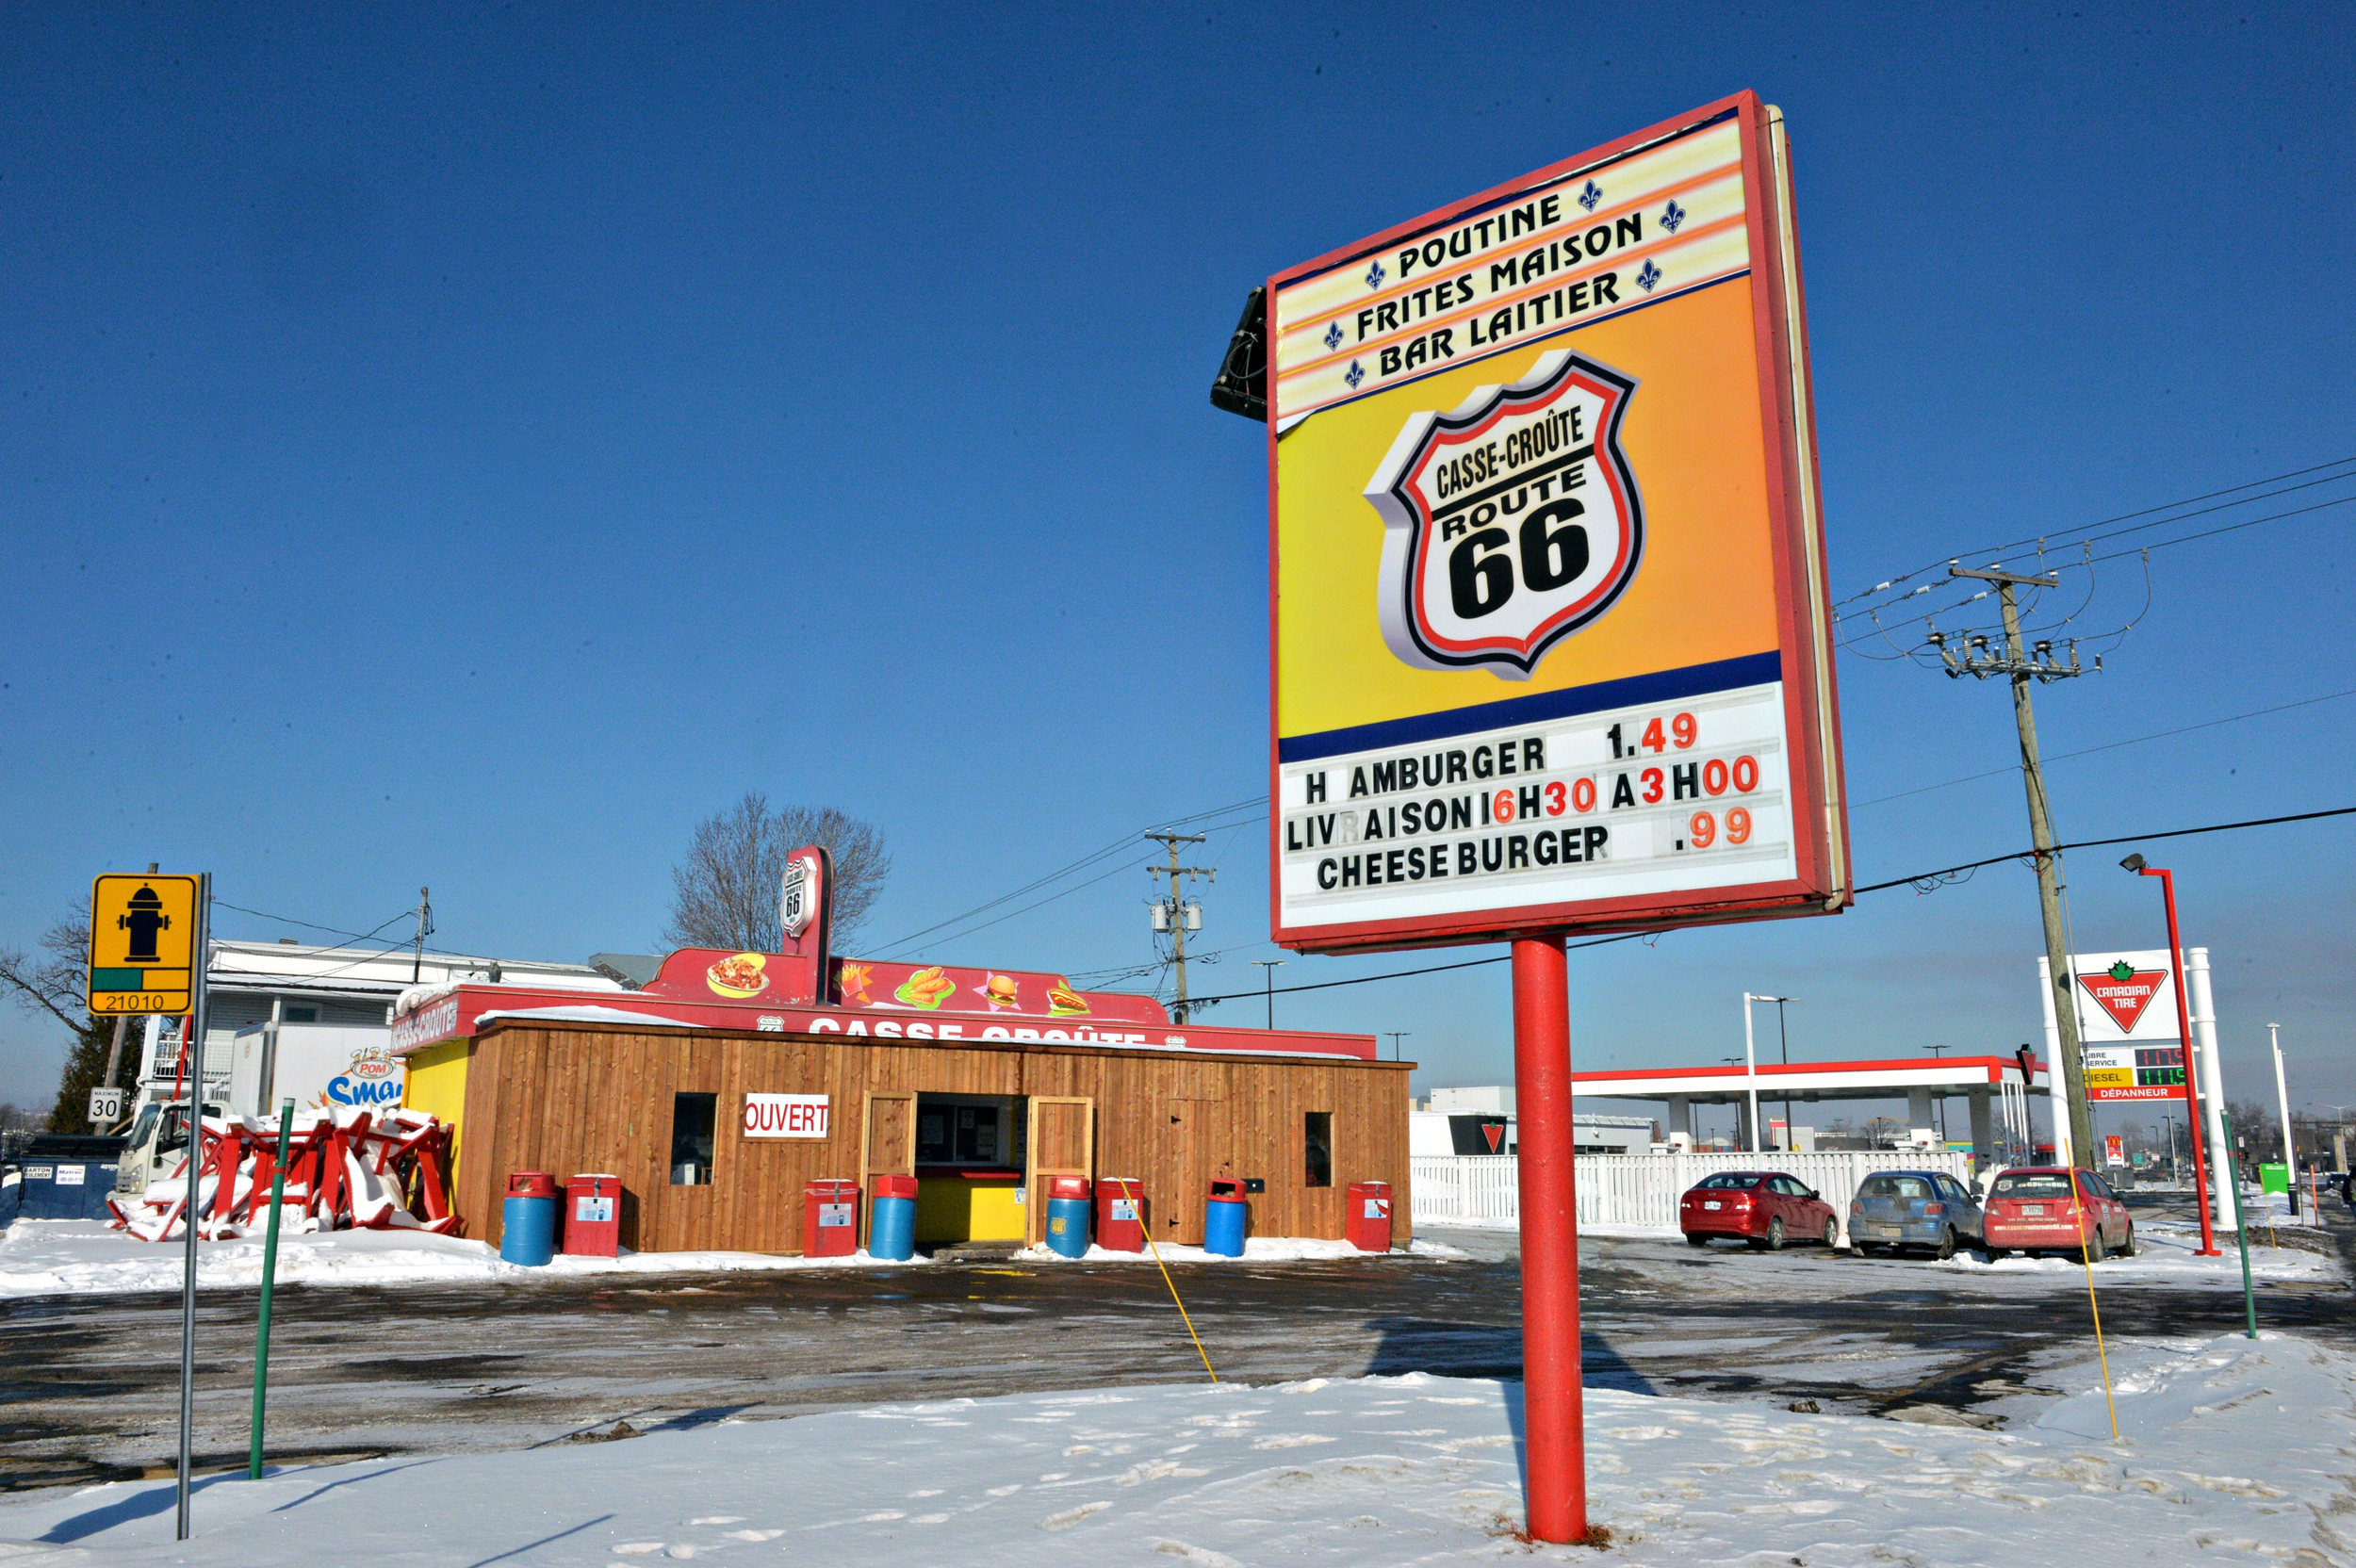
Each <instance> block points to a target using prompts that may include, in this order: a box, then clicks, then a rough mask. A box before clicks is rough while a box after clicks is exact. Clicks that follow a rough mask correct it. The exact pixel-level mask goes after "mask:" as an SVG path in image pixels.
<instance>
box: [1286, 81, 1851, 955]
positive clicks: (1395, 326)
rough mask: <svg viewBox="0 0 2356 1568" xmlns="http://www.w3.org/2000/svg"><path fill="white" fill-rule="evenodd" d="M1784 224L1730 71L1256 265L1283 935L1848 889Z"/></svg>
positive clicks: (1314, 936) (1327, 939)
mask: <svg viewBox="0 0 2356 1568" xmlns="http://www.w3.org/2000/svg"><path fill="white" fill-rule="evenodd" d="M1791 214H1792V196H1791V188H1790V177H1789V157H1788V150H1787V146H1786V143H1785V139H1784V135H1783V124H1782V118H1781V116H1780V114H1779V113H1777V111H1775V109H1773V108H1771V107H1769V106H1766V105H1764V104H1761V103H1760V102H1759V100H1758V99H1757V98H1756V97H1755V96H1753V95H1751V94H1748V93H1743V94H1741V95H1739V96H1737V97H1734V98H1729V99H1726V100H1722V101H1721V102H1719V103H1717V104H1713V105H1710V106H1706V107H1704V108H1702V109H1699V110H1696V111H1695V112H1694V113H1693V114H1692V115H1689V116H1685V117H1682V118H1680V119H1678V120H1676V121H1672V122H1667V123H1664V124H1662V125H1657V126H1654V127H1652V128H1651V129H1649V130H1645V131H1642V132H1639V133H1637V134H1636V135H1634V136H1632V137H1628V138H1624V139H1621V140H1619V141H1616V142H1613V143H1612V144H1610V145H1609V146H1606V147H1602V148H1598V149H1596V150H1595V152H1592V153H1586V154H1581V155H1579V156H1577V157H1574V158H1569V159H1566V160H1564V161H1563V162H1562V163H1559V164H1556V165H1554V166H1552V167H1550V168H1547V169H1543V170H1540V171H1538V172H1535V173H1533V174H1530V175H1528V176H1525V177H1524V178H1521V179H1518V180H1514V181H1511V182H1509V183H1508V184H1506V185H1503V186H1499V187H1497V188H1494V189H1491V190H1487V191H1484V192H1482V193H1481V194H1480V195H1478V196H1474V197H1471V198H1468V199H1467V200H1465V201H1463V202H1460V203H1458V204H1454V205H1452V206H1449V207H1446V208H1443V209H1442V210H1440V211H1438V212H1434V213H1431V214H1428V215H1426V216H1425V217H1422V218H1418V219H1415V221H1411V222H1408V223H1404V224H1401V225H1399V227H1397V228H1395V229H1391V230H1388V231H1385V232H1384V233H1383V234H1380V235H1377V236H1374V237H1371V238H1368V239H1366V240H1364V241H1361V242H1359V243H1358V244H1355V245H1351V246H1348V247H1345V248H1344V249H1343V250H1340V251H1337V252H1334V253H1332V254H1330V255H1327V256H1323V257H1320V258H1318V259H1317V260H1316V261H1313V262H1310V263H1307V264H1305V265H1303V266H1301V267H1297V268H1294V269H1292V270H1289V271H1286V272H1284V273H1281V274H1279V275H1278V276H1277V277H1275V278H1273V279H1271V280H1270V281H1269V284H1268V337H1269V344H1270V351H1269V365H1268V392H1269V425H1268V432H1269V433H1268V450H1269V465H1270V498H1271V512H1272V524H1273V533H1274V540H1273V546H1274V548H1273V557H1274V585H1273V586H1274V596H1273V604H1272V619H1273V627H1272V639H1271V641H1272V645H1273V647H1274V657H1275V680H1274V685H1275V705H1274V706H1275V714H1274V725H1273V728H1274V732H1275V733H1274V752H1275V755H1274V758H1273V759H1272V774H1273V777H1272V781H1271V784H1272V792H1273V795H1274V800H1275V808H1276V809H1274V810H1273V811H1272V812H1271V813H1270V831H1271V835H1272V839H1273V844H1272V848H1273V852H1274V858H1275V862H1276V875H1275V877H1274V878H1273V881H1274V884H1275V890H1274V903H1275V924H1276V927H1277V931H1276V936H1277V939H1278V940H1279V941H1280V942H1284V943H1285V944H1286V945H1288V946H1291V947H1294V948H1297V949H1301V950H1306V951H1337V950H1345V949H1365V948H1377V947H1384V946H1406V945H1422V944H1429V943H1432V942H1437V941H1449V940H1473V939H1481V938H1484V937H1496V936H1498V935H1501V934H1506V933H1511V932H1516V931H1531V930H1541V929H1551V930H1567V929H1580V928H1585V929H1639V928H1644V927H1649V926H1662V925H1676V924H1692V923H1703V922H1709V921H1720V920H1736V919H1744V918H1751V917H1757V916H1764V915H1778V914H1803V913H1817V912H1829V911H1831V910H1834V909H1838V908H1839V907H1841V906H1842V905H1843V904H1844V903H1845V902H1846V901H1847V897H1848V888H1849V874H1848V867H1847V817H1846V812H1845V810H1844V809H1843V807H1842V802H1841V767H1840V738H1839V727H1838V721H1837V716H1836V709H1835V701H1834V692H1833V671H1832V656H1831V647H1830V639H1829V619H1828V614H1829V613H1828V610H1827V597H1826V594H1825V589H1824V541H1823V537H1822V531H1821V528H1820V526H1819V518H1818V508H1817V489H1816V474H1815V455H1814V452H1813V449H1812V442H1813V417H1812V412H1811V406H1810V400H1809V389H1808V354H1807V340H1806V334H1805V330H1804V327H1803V318H1802V310H1801V297H1800V279H1799V256H1798V251H1797V246H1796V241H1795V240H1794V237H1793V235H1792V218H1791Z"/></svg>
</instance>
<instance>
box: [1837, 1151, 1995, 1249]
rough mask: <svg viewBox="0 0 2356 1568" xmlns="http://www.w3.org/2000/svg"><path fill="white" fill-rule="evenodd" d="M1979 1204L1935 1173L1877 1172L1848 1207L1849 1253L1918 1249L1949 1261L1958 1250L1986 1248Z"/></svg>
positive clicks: (1859, 1188)
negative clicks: (1885, 1249)
mask: <svg viewBox="0 0 2356 1568" xmlns="http://www.w3.org/2000/svg"><path fill="white" fill-rule="evenodd" d="M1986 1245H1987V1244H1986V1242H1985V1240H1984V1239H1983V1236H1982V1233H1981V1222H1980V1201H1979V1199H1978V1198H1977V1197H1975V1196H1974V1195H1973V1194H1972V1189H1971V1188H1970V1187H1967V1186H1965V1185H1964V1184H1962V1183H1961V1182H1958V1181H1956V1180H1955V1178H1954V1177H1953V1176H1950V1175H1948V1174H1946V1173H1945V1172H1944V1171H1939V1170H1877V1171H1875V1172H1874V1173H1873V1175H1871V1176H1868V1177H1867V1178H1865V1180H1864V1181H1862V1182H1860V1183H1858V1184H1857V1196H1856V1197H1855V1198H1854V1199H1852V1200H1850V1202H1849V1250H1850V1251H1851V1252H1852V1253H1855V1254H1857V1255H1859V1256H1863V1257H1872V1256H1873V1254H1875V1253H1877V1252H1879V1251H1880V1250H1882V1249H1883V1248H1885V1247H1890V1248H1903V1247H1922V1248H1926V1249H1928V1250H1929V1251H1930V1254H1931V1256H1933V1257H1935V1258H1952V1257H1954V1256H1955V1249H1956V1248H1957V1247H1958V1246H1968V1247H1976V1248H1981V1249H1982V1250H1985V1249H1986Z"/></svg>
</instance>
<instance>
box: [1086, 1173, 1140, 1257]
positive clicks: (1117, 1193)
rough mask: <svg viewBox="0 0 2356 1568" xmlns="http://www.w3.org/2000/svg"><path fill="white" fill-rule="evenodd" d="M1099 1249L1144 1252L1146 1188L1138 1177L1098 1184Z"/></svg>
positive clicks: (1125, 1177) (1108, 1179) (1097, 1222)
mask: <svg viewBox="0 0 2356 1568" xmlns="http://www.w3.org/2000/svg"><path fill="white" fill-rule="evenodd" d="M1096 1245H1097V1246H1099V1247H1102V1248H1103V1249H1104V1250H1105V1251H1107V1252H1142V1251H1144V1250H1145V1184H1144V1183H1143V1182H1140V1181H1138V1180H1137V1178H1136V1177H1135V1176H1106V1177H1103V1178H1101V1179H1099V1180H1098V1182H1097V1184H1096Z"/></svg>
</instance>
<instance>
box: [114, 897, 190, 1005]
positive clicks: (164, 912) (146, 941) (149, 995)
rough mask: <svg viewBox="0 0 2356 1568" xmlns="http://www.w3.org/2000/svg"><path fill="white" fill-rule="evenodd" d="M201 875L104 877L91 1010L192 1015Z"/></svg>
mask: <svg viewBox="0 0 2356 1568" xmlns="http://www.w3.org/2000/svg"><path fill="white" fill-rule="evenodd" d="M196 881H197V879H196V878H195V877H193V876H101V877H98V878H97V879H95V880H94V881H92V882H91V883H90V1011H91V1012H93V1013H185V1012H187V1011H188V1005H189V1000H190V998H189V986H190V982H191V980H192V979H193V978H194V972H193V956H194V954H195V950H196Z"/></svg>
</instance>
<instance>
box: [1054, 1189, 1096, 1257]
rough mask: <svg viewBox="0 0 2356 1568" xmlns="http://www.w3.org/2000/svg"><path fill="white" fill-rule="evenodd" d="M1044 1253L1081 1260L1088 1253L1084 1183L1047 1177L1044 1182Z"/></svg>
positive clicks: (1085, 1190) (1086, 1194)
mask: <svg viewBox="0 0 2356 1568" xmlns="http://www.w3.org/2000/svg"><path fill="white" fill-rule="evenodd" d="M1047 1247H1048V1250H1050V1251H1052V1252H1055V1253H1057V1254H1058V1255H1060V1256H1063V1257H1067V1258H1082V1257H1086V1256H1087V1255H1088V1178H1087V1177H1085V1176H1050V1177H1049V1178H1048V1179H1047Z"/></svg>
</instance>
